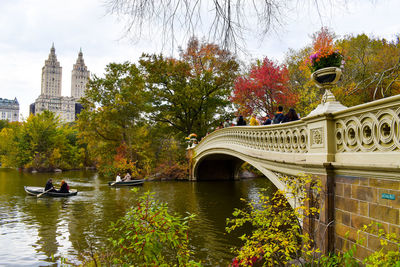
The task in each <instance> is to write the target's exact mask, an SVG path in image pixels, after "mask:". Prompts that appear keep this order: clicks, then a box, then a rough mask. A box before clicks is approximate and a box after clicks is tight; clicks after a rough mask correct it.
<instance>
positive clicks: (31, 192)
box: [24, 186, 78, 197]
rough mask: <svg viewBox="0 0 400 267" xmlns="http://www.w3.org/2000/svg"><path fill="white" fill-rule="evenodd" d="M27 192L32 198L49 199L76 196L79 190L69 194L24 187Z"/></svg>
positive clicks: (70, 191)
mask: <svg viewBox="0 0 400 267" xmlns="http://www.w3.org/2000/svg"><path fill="white" fill-rule="evenodd" d="M24 189H25V192H26V193H28V195H31V196H42V195H43V196H49V197H69V196H76V195H77V194H78V190H76V189H71V190H69V192H68V193H62V192H58V191H48V192H46V191H45V190H44V187H37V186H24Z"/></svg>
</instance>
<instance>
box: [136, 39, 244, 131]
mask: <svg viewBox="0 0 400 267" xmlns="http://www.w3.org/2000/svg"><path fill="white" fill-rule="evenodd" d="M140 65H141V67H142V68H143V73H144V76H145V77H146V86H147V89H148V90H149V92H150V94H151V95H152V110H151V112H150V113H151V118H152V120H154V121H156V122H161V123H166V124H168V125H169V126H171V127H172V129H173V130H174V131H175V132H176V133H180V134H181V136H182V135H183V136H187V135H189V134H190V133H193V132H194V133H196V134H198V135H200V136H204V135H205V134H206V133H207V131H208V130H210V128H211V127H212V126H216V125H217V124H218V123H219V122H220V120H221V118H224V117H225V116H230V112H229V111H230V110H229V107H230V102H229V100H228V97H229V96H230V94H231V91H232V86H233V83H234V80H235V78H236V75H237V71H238V69H239V64H238V63H237V62H236V59H235V57H234V56H233V55H232V54H231V53H229V52H228V51H226V50H224V49H221V48H220V47H219V46H217V45H215V44H209V43H205V42H199V41H198V40H197V39H196V38H192V39H191V40H190V41H189V43H188V46H187V48H186V49H181V50H180V57H179V58H178V59H175V58H165V57H164V56H162V55H144V56H143V57H142V58H141V60H140Z"/></svg>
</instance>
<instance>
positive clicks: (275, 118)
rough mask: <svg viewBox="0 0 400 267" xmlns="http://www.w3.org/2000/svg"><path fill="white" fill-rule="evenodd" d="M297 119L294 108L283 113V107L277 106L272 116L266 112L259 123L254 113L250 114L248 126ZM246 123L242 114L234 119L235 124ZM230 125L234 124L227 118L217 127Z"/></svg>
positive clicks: (243, 124)
mask: <svg viewBox="0 0 400 267" xmlns="http://www.w3.org/2000/svg"><path fill="white" fill-rule="evenodd" d="M297 120H299V116H298V115H297V113H296V111H295V109H294V108H290V109H289V111H288V112H287V113H286V114H284V113H283V107H282V106H279V107H278V111H277V112H276V113H275V114H274V116H273V118H271V116H269V115H268V114H267V115H266V116H265V117H264V121H263V122H262V123H260V122H259V121H258V120H257V118H256V116H255V115H252V116H251V118H250V123H249V125H250V126H256V125H261V124H262V125H270V124H280V123H285V122H291V121H297ZM245 125H247V123H246V121H245V119H244V118H243V116H242V115H240V116H239V117H238V119H237V121H236V126H245ZM230 126H235V125H234V124H230V123H229V120H228V119H226V120H225V122H223V123H221V124H220V125H219V126H218V128H217V129H221V128H226V127H230Z"/></svg>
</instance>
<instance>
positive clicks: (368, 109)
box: [190, 95, 400, 258]
mask: <svg viewBox="0 0 400 267" xmlns="http://www.w3.org/2000/svg"><path fill="white" fill-rule="evenodd" d="M190 151H191V152H190V153H191V155H192V156H191V163H192V167H191V179H192V180H196V179H198V177H199V174H201V173H202V168H208V169H210V168H211V169H215V168H217V167H218V166H222V167H221V168H218V172H226V173H225V176H223V177H225V178H228V177H229V178H232V177H233V178H235V171H234V170H229V168H230V167H229V166H232V168H236V167H237V163H240V162H241V161H246V162H248V163H250V164H252V165H253V166H254V167H256V168H257V169H259V170H260V171H261V172H263V173H264V174H265V176H267V177H268V178H269V179H270V180H271V181H272V182H273V183H274V184H275V185H276V186H277V188H279V189H285V185H284V184H283V183H282V182H281V181H280V180H279V176H277V175H275V173H281V174H285V175H292V176H293V175H299V174H300V173H308V174H312V175H315V176H317V177H319V178H320V179H321V181H322V184H323V191H324V192H325V194H324V195H322V196H321V203H322V205H321V214H320V217H319V219H320V220H319V222H320V223H322V226H323V227H320V229H321V233H320V235H319V236H320V238H319V239H320V240H317V242H318V243H319V246H320V247H321V248H322V249H323V251H329V250H334V249H336V250H339V251H341V250H345V249H347V248H348V247H349V246H350V245H352V244H353V243H354V242H355V240H356V239H357V238H358V237H360V236H358V234H357V230H358V229H360V228H361V227H362V226H363V225H364V224H368V223H370V222H373V221H374V222H380V223H382V225H383V227H384V229H385V230H386V231H388V232H396V233H400V215H399V205H400V200H399V197H400V194H399V193H400V192H399V191H400V95H397V96H393V97H388V98H385V99H381V100H378V101H374V102H370V103H367V104H363V105H359V106H355V107H351V108H346V109H344V110H340V111H336V112H330V113H322V114H321V113H320V114H316V113H315V112H313V113H311V114H310V115H309V116H307V117H305V118H302V119H301V120H299V121H296V122H290V123H285V124H279V125H269V126H240V127H229V128H224V129H220V130H217V131H215V132H213V133H211V134H210V135H208V136H207V137H206V138H204V139H203V140H202V141H201V142H200V143H199V144H198V145H197V146H196V147H193V148H192V149H190ZM216 155H219V156H218V157H216V158H215V159H217V158H218V159H219V160H223V158H224V156H225V157H226V159H229V160H228V161H230V163H223V164H222V161H221V162H220V163H221V165H219V164H218V163H217V164H214V165H213V164H212V163H211V162H210V161H212V160H213V157H215V156H216ZM232 158H237V160H238V161H236V163H235V161H234V160H232ZM229 164H231V165H229ZM207 166H208V167H207ZM224 170H225V171H224ZM203 173H204V172H203ZM227 173H229V174H227ZM387 198H394V200H391V199H387ZM313 224H314V226H315V223H312V222H311V221H310V226H312V225H313ZM322 229H323V230H322ZM346 232H349V236H348V238H346V235H345V233H346ZM362 237H365V238H366V242H365V243H364V245H363V246H360V249H359V250H358V252H357V253H358V254H357V256H358V257H360V258H363V257H364V256H365V255H367V254H368V253H370V252H371V251H374V250H376V249H377V248H378V245H379V243H378V240H377V238H376V237H375V236H373V235H364V236H362ZM345 241H346V242H345Z"/></svg>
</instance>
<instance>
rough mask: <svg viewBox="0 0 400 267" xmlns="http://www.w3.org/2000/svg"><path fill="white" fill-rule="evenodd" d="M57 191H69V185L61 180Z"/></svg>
mask: <svg viewBox="0 0 400 267" xmlns="http://www.w3.org/2000/svg"><path fill="white" fill-rule="evenodd" d="M58 192H59V193H69V186H68V184H67V183H66V182H65V181H64V180H62V181H61V187H60V190H58Z"/></svg>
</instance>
